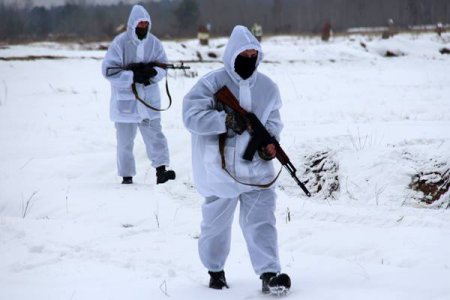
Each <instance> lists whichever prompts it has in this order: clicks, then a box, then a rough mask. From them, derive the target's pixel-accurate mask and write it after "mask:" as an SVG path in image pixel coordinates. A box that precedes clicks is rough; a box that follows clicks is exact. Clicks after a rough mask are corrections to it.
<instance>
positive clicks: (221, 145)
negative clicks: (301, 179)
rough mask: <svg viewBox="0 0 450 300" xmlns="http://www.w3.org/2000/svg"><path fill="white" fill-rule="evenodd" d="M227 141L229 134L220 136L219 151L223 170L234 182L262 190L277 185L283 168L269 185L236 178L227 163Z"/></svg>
mask: <svg viewBox="0 0 450 300" xmlns="http://www.w3.org/2000/svg"><path fill="white" fill-rule="evenodd" d="M226 139H227V134H226V133H222V134H220V135H219V150H220V158H221V160H222V169H223V170H224V171H225V172H226V173H227V174H228V175H229V176H230V177H231V178H233V179H234V181H236V182H237V183H240V184H243V185H247V186H255V187H260V188H268V187H270V186H271V185H272V184H274V183H275V181H277V179H278V177H279V176H280V174H281V170H282V169H283V167H281V168H280V171H278V174H277V175H276V176H275V178H274V179H272V180H271V181H270V182H267V183H263V184H254V183H248V182H242V181H240V180H239V179H237V178H236V177H235V176H233V174H231V172H230V171H228V169H227V164H226V162H225V140H226Z"/></svg>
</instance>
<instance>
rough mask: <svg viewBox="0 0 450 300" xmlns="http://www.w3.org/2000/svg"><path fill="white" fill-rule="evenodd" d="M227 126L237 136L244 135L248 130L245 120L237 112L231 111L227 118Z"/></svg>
mask: <svg viewBox="0 0 450 300" xmlns="http://www.w3.org/2000/svg"><path fill="white" fill-rule="evenodd" d="M225 126H227V128H230V129H231V130H233V131H234V132H236V133H237V134H242V133H243V132H244V131H245V129H247V124H245V120H244V119H243V118H242V117H241V116H240V115H239V114H238V113H237V112H235V111H230V112H229V113H228V114H227V117H226V118H225Z"/></svg>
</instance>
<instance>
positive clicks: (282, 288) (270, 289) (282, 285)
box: [259, 272, 291, 296]
mask: <svg viewBox="0 0 450 300" xmlns="http://www.w3.org/2000/svg"><path fill="white" fill-rule="evenodd" d="M259 278H261V280H262V292H263V293H264V294H274V295H278V296H280V295H284V294H286V293H287V292H288V291H289V289H290V288H291V279H290V278H289V276H288V275H287V274H284V273H282V274H278V275H277V274H276V273H272V272H268V273H263V274H262V275H261V276H260V277H259Z"/></svg>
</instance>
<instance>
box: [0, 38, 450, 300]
mask: <svg viewBox="0 0 450 300" xmlns="http://www.w3.org/2000/svg"><path fill="white" fill-rule="evenodd" d="M225 43H226V39H223V38H222V39H216V40H212V41H211V45H210V46H208V47H206V46H199V45H198V42H197V41H195V40H191V41H182V42H178V43H176V42H172V41H167V42H164V45H165V47H166V51H167V53H168V56H169V58H170V59H171V60H173V61H178V60H198V59H199V57H201V58H202V59H203V61H204V62H202V63H198V62H197V63H191V64H190V65H191V67H192V69H193V70H194V71H195V72H197V73H198V75H199V76H201V75H203V74H205V73H207V72H208V71H210V70H212V69H215V68H218V67H220V66H221V64H220V57H221V54H222V52H223V49H224V44H225ZM443 47H447V48H450V35H449V34H447V35H444V36H443V37H442V38H439V37H437V36H435V35H432V34H424V35H419V36H418V35H406V34H405V35H398V36H396V37H394V38H393V39H391V40H380V39H378V38H369V37H365V36H349V37H345V38H344V37H340V38H335V39H334V40H333V41H331V42H329V43H323V42H321V41H320V40H319V39H318V38H302V37H287V36H282V37H272V38H268V39H266V40H264V41H263V49H264V50H265V51H266V58H265V62H264V63H263V64H262V65H261V67H260V70H261V71H262V72H264V73H266V74H268V75H269V76H271V77H272V78H273V79H274V80H275V81H276V82H277V83H278V84H279V86H280V91H281V94H282V98H283V102H284V106H283V108H282V110H281V113H282V118H283V120H284V123H285V129H284V131H283V134H282V141H281V144H282V146H283V147H284V149H285V151H286V152H287V153H288V155H289V156H290V158H291V160H292V162H293V164H294V165H295V166H296V167H297V169H298V175H299V176H300V177H302V176H303V175H302V174H303V172H304V171H305V165H304V163H305V160H306V158H307V157H310V156H312V155H314V154H315V153H318V152H327V153H328V157H329V158H330V159H332V160H333V161H334V162H336V165H337V166H338V169H337V173H336V174H332V175H333V176H334V175H337V176H338V179H339V186H340V189H339V191H338V192H335V193H333V194H332V197H326V194H325V193H324V192H323V191H322V192H319V193H318V194H316V195H315V196H314V197H312V198H306V197H305V196H304V195H303V193H302V191H301V190H300V189H299V188H298V187H297V186H296V185H295V183H294V182H293V180H292V179H291V178H290V177H289V175H288V174H286V173H283V174H282V176H281V178H280V179H279V181H278V187H277V192H278V195H279V199H278V207H277V217H278V228H279V244H280V254H281V260H282V266H283V270H284V271H285V272H287V273H288V274H290V275H291V278H292V281H293V286H292V289H291V292H290V295H289V296H288V297H289V298H290V299H305V300H306V299H318V300H324V299H333V300H337V299H345V300H349V299H407V300H413V299H417V300H419V299H450V284H449V278H450V256H449V253H450V210H449V209H442V208H441V209H439V208H437V207H436V206H435V207H434V208H433V209H430V208H426V207H425V205H423V204H420V203H418V201H417V200H416V198H415V197H414V193H413V192H412V191H411V190H410V189H408V184H409V183H410V180H411V177H412V176H413V175H414V174H416V173H417V172H418V171H420V170H422V169H423V168H427V167H428V168H429V167H432V166H433V163H435V162H437V163H440V165H443V166H444V168H449V164H450V77H449V74H450V56H449V55H442V54H440V53H439V49H441V48H443ZM386 51H390V52H392V53H395V54H399V55H401V56H399V57H385V54H386ZM29 55H50V56H60V57H65V58H61V59H42V60H31V61H30V60H17V59H14V60H0V287H1V288H0V299H1V300H12V299H21V300H22V299H43V300H44V299H45V300H49V299H55V300H60V299H68V300H69V299H70V300H75V299H83V300H86V299H96V300H97V299H120V300H123V299H135V300H138V299H152V300H153V299H155V300H156V299H182V300H188V299H196V300H198V299H225V300H231V299H233V300H235V299H268V298H270V296H264V295H262V294H261V293H260V280H259V279H258V278H257V276H256V275H255V274H254V273H253V271H252V269H251V265H250V262H249V258H248V255H247V251H246V247H245V243H244V240H243V238H242V235H241V233H240V229H239V226H238V224H235V227H234V233H233V243H232V250H231V254H230V257H229V259H228V262H227V266H226V269H225V271H226V275H227V279H228V283H229V285H230V289H228V290H223V291H216V290H210V289H208V288H207V284H208V274H207V273H206V270H205V269H204V268H203V267H202V265H201V263H200V261H199V259H198V255H197V237H198V235H199V223H200V218H201V216H200V205H201V203H202V198H201V197H200V196H199V195H198V194H197V193H196V191H195V189H194V188H193V186H192V175H191V165H190V157H191V154H190V136H189V133H188V132H187V131H186V129H185V128H184V126H183V124H182V121H181V101H182V97H183V95H184V94H185V93H186V92H187V91H188V90H189V89H190V87H191V86H192V85H193V84H194V83H195V82H196V80H197V79H198V77H196V78H189V77H186V76H184V75H183V73H182V72H179V71H177V72H173V71H172V72H171V73H170V77H169V84H170V88H171V93H172V96H173V98H174V104H173V106H172V108H171V109H170V110H169V111H167V112H165V113H163V127H164V130H165V133H166V135H167V138H168V141H169V147H170V152H171V158H172V164H171V167H172V168H173V169H175V170H176V172H177V180H176V181H173V182H170V183H168V184H165V185H158V186H156V185H155V174H154V170H153V169H152V168H151V167H150V163H149V162H148V160H147V158H146V155H145V150H144V146H143V142H142V139H141V137H140V136H139V135H138V137H137V139H136V147H135V154H136V159H137V168H138V174H137V176H136V177H135V184H133V185H129V186H125V185H121V184H120V178H118V177H117V175H116V165H115V131H114V126H113V123H111V122H110V121H109V119H108V105H109V92H110V90H109V85H108V83H107V82H106V80H105V79H104V78H102V76H101V74H100V64H101V58H102V57H103V55H104V51H92V50H85V49H83V47H79V46H76V45H59V44H52V43H40V44H31V45H24V46H11V47H2V48H0V57H2V58H7V57H26V56H29ZM449 198H450V195H449V193H447V194H446V195H444V196H443V197H442V198H441V201H440V203H441V204H442V203H444V204H445V203H448V202H449ZM237 213H238V212H237Z"/></svg>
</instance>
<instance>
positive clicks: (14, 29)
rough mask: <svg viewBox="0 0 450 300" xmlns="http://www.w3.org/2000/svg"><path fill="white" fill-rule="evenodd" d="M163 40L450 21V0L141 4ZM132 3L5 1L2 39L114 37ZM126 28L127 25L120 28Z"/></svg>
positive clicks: (164, 0)
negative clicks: (250, 30) (255, 27)
mask: <svg viewBox="0 0 450 300" xmlns="http://www.w3.org/2000/svg"><path fill="white" fill-rule="evenodd" d="M140 4H142V5H143V6H144V7H145V8H146V9H147V10H148V11H149V13H150V16H151V18H152V23H153V26H152V32H153V33H154V34H155V35H156V36H158V37H160V38H162V39H169V38H187V37H195V36H196V35H197V29H198V26H200V25H206V24H210V26H211V35H212V36H227V35H229V34H230V32H231V29H232V28H233V26H234V25H236V24H241V25H245V26H248V27H250V26H251V25H252V24H254V23H258V24H260V25H262V27H263V32H264V34H268V35H272V34H300V33H318V32H320V30H321V28H322V26H323V24H324V23H325V22H326V21H330V22H331V25H332V29H333V31H334V32H339V31H345V30H346V29H349V28H355V27H380V26H386V24H387V20H388V19H392V20H394V22H395V25H396V26H397V27H398V28H407V27H408V26H412V25H425V24H436V23H438V22H441V23H444V24H447V23H450V1H449V0H375V1H374V0H226V1H224V0H161V1H148V2H141V3H140ZM131 7H132V5H130V4H124V3H118V4H115V5H92V4H88V3H87V1H86V0H67V2H66V4H64V5H61V6H53V7H49V8H46V7H42V6H34V7H33V6H31V5H24V6H18V5H11V4H9V5H7V4H5V3H4V2H3V0H0V20H1V21H0V40H2V41H6V42H7V41H10V42H13V41H24V40H73V39H83V40H91V41H94V40H95V41H104V40H109V39H111V38H112V37H113V36H115V35H116V34H117V33H118V32H119V31H120V30H123V28H124V27H123V25H126V22H127V20H128V15H129V13H130V9H131ZM121 26H122V27H121Z"/></svg>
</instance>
